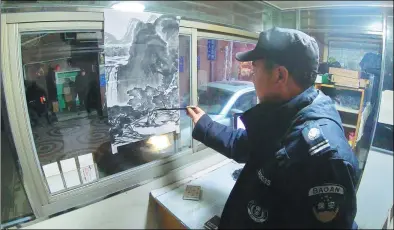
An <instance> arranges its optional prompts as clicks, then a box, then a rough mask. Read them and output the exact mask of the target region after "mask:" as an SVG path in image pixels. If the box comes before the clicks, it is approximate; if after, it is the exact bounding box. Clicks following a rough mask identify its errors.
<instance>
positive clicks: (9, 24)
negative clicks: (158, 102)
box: [1, 9, 258, 218]
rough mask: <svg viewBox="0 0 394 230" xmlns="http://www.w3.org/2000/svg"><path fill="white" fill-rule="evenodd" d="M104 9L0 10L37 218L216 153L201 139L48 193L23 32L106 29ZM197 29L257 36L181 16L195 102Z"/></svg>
mask: <svg viewBox="0 0 394 230" xmlns="http://www.w3.org/2000/svg"><path fill="white" fill-rule="evenodd" d="M103 10H104V9H102V10H101V9H100V10H97V9H91V10H87V11H88V12H30V13H7V14H2V15H1V32H2V33H1V40H2V43H1V51H2V52H1V57H2V58H1V62H2V66H3V76H2V81H3V85H4V95H5V101H6V103H7V108H8V115H9V117H10V126H11V130H12V135H13V138H14V140H15V145H16V149H17V153H18V157H19V159H20V163H21V168H22V173H23V175H24V180H23V183H24V185H25V189H26V193H27V195H28V198H29V201H30V204H31V206H32V209H33V212H34V214H35V216H36V218H45V217H48V216H50V215H52V214H55V213H59V212H61V211H65V210H67V209H70V208H74V207H81V206H84V205H87V204H90V203H93V202H96V201H97V200H99V199H103V198H105V197H106V196H108V195H110V194H113V193H115V192H119V191H122V190H126V189H131V188H133V187H136V186H140V185H143V184H146V183H148V182H150V181H152V180H153V179H154V178H157V177H159V176H162V175H164V174H166V173H168V172H170V171H171V170H173V169H176V168H179V167H183V166H185V165H187V164H190V163H193V162H196V161H198V160H201V159H202V158H205V157H208V156H211V155H214V154H216V153H215V152H214V151H213V150H212V151H200V150H202V149H201V148H199V146H198V142H197V141H195V140H193V141H192V148H190V149H186V150H183V151H180V152H177V153H175V154H174V155H172V156H170V157H167V158H164V159H161V160H157V161H153V162H150V163H147V164H144V165H141V166H139V167H136V168H132V169H129V170H127V171H124V172H121V173H118V174H114V175H110V176H107V177H105V178H102V179H99V180H97V181H95V182H92V183H89V184H86V185H82V186H80V187H78V188H75V189H71V190H66V191H65V192H62V193H58V194H53V195H51V194H50V193H49V190H48V188H47V185H46V182H45V177H44V175H43V173H42V170H41V165H40V162H39V161H38V156H37V154H36V148H35V143H34V139H33V135H32V130H31V127H30V120H29V117H28V115H27V113H26V111H27V106H26V100H25V96H24V94H23V92H24V89H23V68H22V59H21V57H22V55H21V46H20V37H21V33H23V32H32V31H39V32H42V31H51V32H52V31H66V30H73V31H75V30H83V31H86V30H103V23H104V14H103ZM197 30H205V31H206V30H211V31H217V32H220V33H222V34H242V35H243V36H245V37H250V38H252V39H256V40H253V41H254V42H257V38H258V34H257V33H256V34H255V33H251V32H247V31H242V30H239V29H234V28H230V27H224V26H218V25H212V24H206V23H201V22H192V21H185V20H181V23H180V34H181V35H187V36H191V52H190V55H191V58H190V60H191V63H190V64H191V66H190V68H191V76H190V77H191V80H190V84H191V86H190V87H191V88H190V93H191V102H192V104H196V102H197V34H198V31H197ZM193 127H194V126H193ZM192 153H194V154H192ZM212 163H213V164H215V163H218V162H212Z"/></svg>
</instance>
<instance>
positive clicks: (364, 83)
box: [360, 79, 369, 88]
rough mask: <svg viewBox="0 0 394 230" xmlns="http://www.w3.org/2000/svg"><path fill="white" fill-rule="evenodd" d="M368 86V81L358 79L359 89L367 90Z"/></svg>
mask: <svg viewBox="0 0 394 230" xmlns="http://www.w3.org/2000/svg"><path fill="white" fill-rule="evenodd" d="M368 84H369V80H367V79H360V88H367V86H368Z"/></svg>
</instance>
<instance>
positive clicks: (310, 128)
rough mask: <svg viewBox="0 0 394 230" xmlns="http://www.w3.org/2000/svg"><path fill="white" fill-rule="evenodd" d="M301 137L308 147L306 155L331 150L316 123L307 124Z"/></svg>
mask: <svg viewBox="0 0 394 230" xmlns="http://www.w3.org/2000/svg"><path fill="white" fill-rule="evenodd" d="M302 137H303V138H304V140H305V143H306V144H307V146H308V153H309V155H310V156H313V155H316V154H318V153H321V152H325V151H327V150H330V149H331V146H330V143H329V142H328V140H327V139H326V138H325V137H324V134H323V131H322V130H321V128H320V125H319V124H318V123H317V122H313V121H312V122H309V123H308V124H307V125H306V127H305V128H303V129H302Z"/></svg>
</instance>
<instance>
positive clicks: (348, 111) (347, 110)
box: [315, 83, 365, 149]
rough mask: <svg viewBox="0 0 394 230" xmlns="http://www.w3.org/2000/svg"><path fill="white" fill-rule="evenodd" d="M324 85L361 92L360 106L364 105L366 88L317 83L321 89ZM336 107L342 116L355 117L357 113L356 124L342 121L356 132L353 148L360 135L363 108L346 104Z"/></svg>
mask: <svg viewBox="0 0 394 230" xmlns="http://www.w3.org/2000/svg"><path fill="white" fill-rule="evenodd" d="M323 87H324V88H333V89H335V90H349V91H355V92H360V93H361V98H360V105H359V108H363V105H364V93H365V90H364V88H351V87H346V86H339V85H334V84H330V85H329V84H322V83H315V88H317V89H321V88H323ZM335 108H336V109H337V110H338V111H339V112H340V113H341V117H342V116H346V117H349V116H348V114H349V115H350V114H352V115H350V116H351V117H353V115H356V116H354V117H355V118H357V122H355V124H352V122H349V121H345V122H346V123H351V124H345V123H342V126H343V127H344V128H347V129H352V130H354V132H355V140H354V141H353V142H352V149H354V148H355V147H356V144H357V141H356V140H357V137H358V136H359V131H360V123H361V120H362V119H361V118H362V111H361V110H356V109H352V108H348V107H344V106H340V105H335ZM364 110H365V109H364ZM363 125H364V124H363ZM361 132H362V129H361ZM346 135H347V134H346Z"/></svg>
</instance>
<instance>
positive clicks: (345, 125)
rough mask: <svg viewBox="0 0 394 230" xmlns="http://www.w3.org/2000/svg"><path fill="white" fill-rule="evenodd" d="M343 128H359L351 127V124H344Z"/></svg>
mask: <svg viewBox="0 0 394 230" xmlns="http://www.w3.org/2000/svg"><path fill="white" fill-rule="evenodd" d="M342 126H343V127H346V128H351V129H356V128H357V126H355V125H350V124H342Z"/></svg>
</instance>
